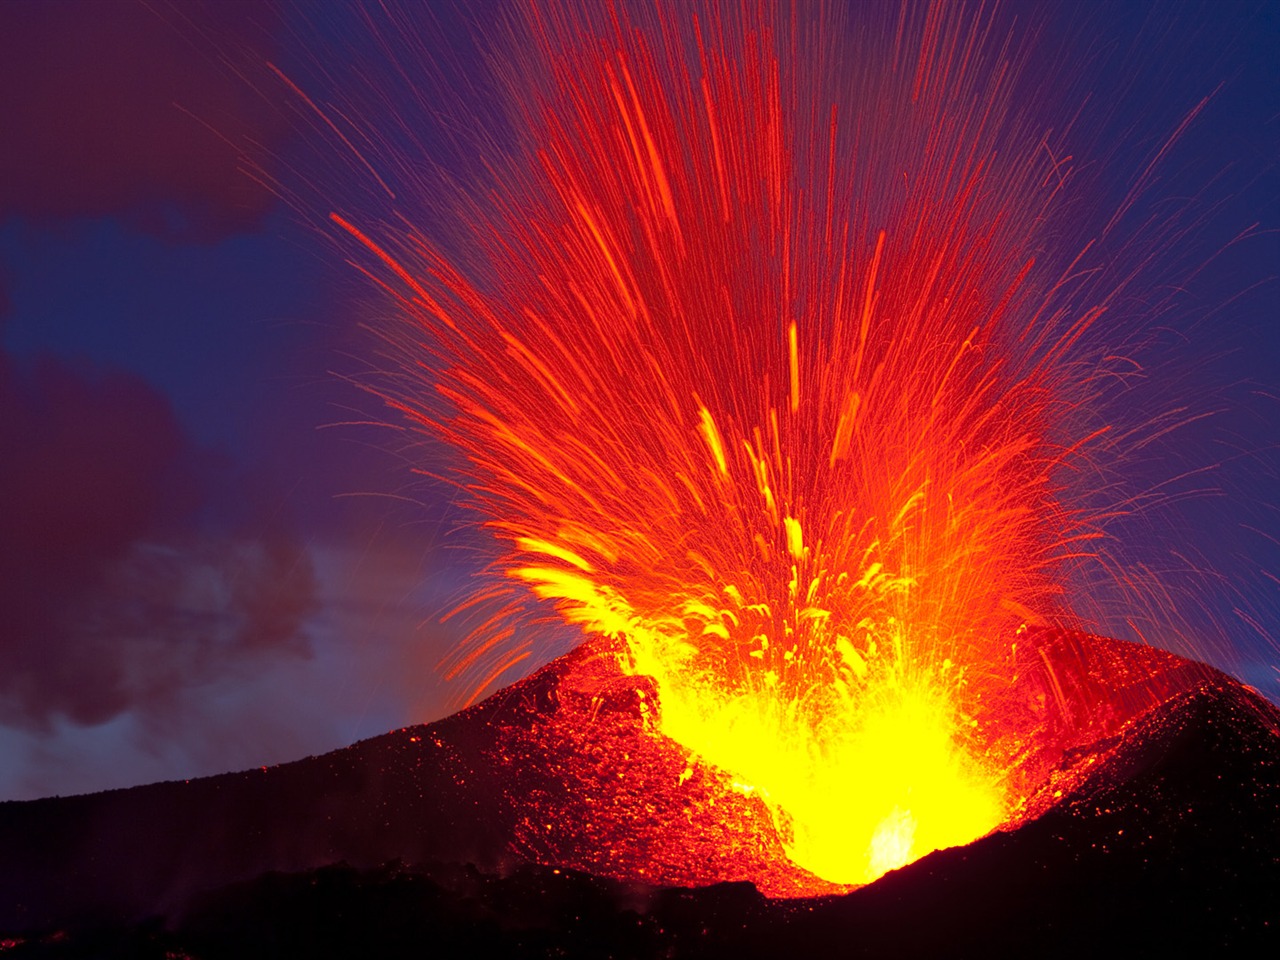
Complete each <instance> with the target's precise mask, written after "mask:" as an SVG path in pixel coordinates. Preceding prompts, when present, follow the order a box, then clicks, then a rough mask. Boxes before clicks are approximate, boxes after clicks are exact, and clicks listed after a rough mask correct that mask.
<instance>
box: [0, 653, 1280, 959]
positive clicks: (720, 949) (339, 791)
mask: <svg viewBox="0 0 1280 960" xmlns="http://www.w3.org/2000/svg"><path fill="white" fill-rule="evenodd" d="M1099 642H1101V641H1099ZM1105 643H1106V644H1109V645H1111V646H1109V647H1107V649H1108V650H1112V651H1115V650H1117V649H1119V648H1117V647H1116V646H1115V642H1114V641H1105ZM1120 652H1121V653H1125V654H1126V655H1127V651H1125V650H1121V651H1120ZM1038 658H1039V659H1040V660H1043V661H1044V662H1045V663H1046V664H1048V663H1050V662H1051V658H1052V650H1051V651H1050V654H1047V655H1044V656H1039V655H1038ZM1170 663H1171V664H1173V666H1172V668H1171V669H1175V670H1181V669H1183V667H1182V665H1183V664H1185V663H1186V662H1185V661H1179V662H1177V663H1174V662H1173V661H1170ZM598 666H599V665H598V664H597V665H596V666H593V665H592V661H591V660H590V659H589V656H588V655H587V654H581V653H580V654H577V655H571V657H570V658H566V660H565V661H557V664H553V665H551V666H550V667H548V668H547V669H546V670H544V671H542V672H541V673H539V674H536V675H535V676H534V677H531V678H530V679H529V680H527V681H524V682H523V683H522V684H520V685H517V686H516V687H513V688H511V689H510V691H509V692H508V693H506V694H505V695H502V696H499V697H496V698H493V699H491V700H490V701H486V703H485V704H482V705H480V706H479V707H477V708H474V709H473V710H471V711H466V712H464V713H462V714H458V715H455V716H454V717H450V718H448V719H446V720H443V721H440V722H439V723H436V724H432V725H430V726H425V727H415V728H410V729H407V730H402V731H397V732H395V733H391V734H387V735H385V736H383V737H379V738H375V739H373V740H369V741H365V742H363V743H360V744H356V745H355V746H353V747H350V748H347V749H346V750H341V751H336V752H335V753H332V754H327V755H325V756H323V757H316V758H309V759H307V760H304V761H299V762H297V763H293V764H285V765H282V766H280V767H276V768H271V769H270V770H266V771H252V772H249V773H242V774H228V775H225V776H222V777H213V778H208V779H204V780H198V781H192V782H190V783H186V784H183V783H174V784H157V785H152V786H148V787H140V788H135V789H132V790H124V791H113V792H110V793H105V794H95V795H91V796H87V797H72V798H65V799H53V800H43V801H35V802H31V803H10V804H0V957H3V960H8V958H10V957H12V958H20V957H156V958H182V957H191V958H215V957H325V956H349V957H399V956H405V957H410V956H412V957H454V956H457V957H469V958H470V957H487V956H493V957H620V958H622V957H686V956H687V957H699V956H710V957H719V956H725V957H728V956H732V957H737V958H750V957H779V956H783V957H785V956H789V955H798V956H807V957H829V956H852V957H860V956H877V957H878V956H895V957H902V956H906V957H912V956H922V957H932V956H939V957H941V956H948V957H993V956H1015V955H1017V956H1073V957H1076V956H1160V955H1169V956H1237V955H1246V956H1261V957H1270V956H1275V955H1277V953H1276V950H1277V948H1278V947H1280V735H1278V734H1277V728H1278V725H1280V711H1277V710H1276V708H1275V707H1273V706H1271V705H1270V704H1268V703H1266V702H1265V701H1263V700H1261V699H1260V698H1257V697H1256V696H1255V695H1253V694H1251V693H1249V692H1248V691H1246V690H1244V689H1243V688H1241V687H1239V686H1238V685H1235V684H1234V683H1232V682H1231V681H1229V680H1227V679H1226V678H1225V677H1223V676H1222V675H1221V674H1217V673H1215V672H1213V671H1210V670H1207V669H1204V668H1199V667H1196V668H1195V669H1191V667H1192V666H1194V665H1188V667H1187V671H1186V672H1185V674H1178V676H1179V678H1180V679H1179V680H1178V682H1177V683H1176V684H1172V686H1166V687H1163V688H1162V689H1161V698H1162V703H1161V705H1160V706H1157V707H1155V708H1153V709H1149V710H1146V711H1144V712H1142V713H1141V715H1139V716H1137V717H1136V718H1135V717H1126V718H1121V719H1116V718H1115V717H1112V716H1110V714H1109V713H1108V712H1107V711H1104V712H1103V713H1102V714H1100V715H1090V717H1088V718H1084V719H1081V718H1077V719H1076V721H1075V722H1076V723H1077V726H1078V727H1079V729H1080V730H1081V731H1083V732H1082V734H1081V737H1082V745H1081V746H1079V747H1078V748H1076V749H1074V750H1071V751H1069V754H1070V755H1066V756H1063V757H1062V758H1060V759H1059V766H1060V767H1062V768H1063V769H1066V768H1068V767H1069V768H1071V769H1072V770H1074V771H1075V772H1076V775H1075V776H1073V777H1070V778H1064V779H1062V781H1061V782H1062V783H1063V784H1069V787H1068V789H1067V790H1066V792H1065V794H1064V796H1063V797H1061V798H1057V802H1056V803H1055V804H1054V805H1053V806H1051V808H1050V809H1048V810H1047V812H1045V813H1044V814H1043V815H1042V816H1040V817H1039V818H1038V819H1035V820H1033V821H1031V822H1029V823H1027V824H1025V825H1023V826H1021V827H1020V828H1018V829H1016V830H1013V831H1009V832H998V833H995V834H993V835H991V836H989V837H987V838H985V839H983V840H980V841H978V842H976V843H973V844H970V845H969V846H967V847H963V848H957V849H953V850H946V851H940V852H938V853H935V854H932V855H931V856H929V857H926V858H924V859H923V860H921V861H918V862H917V863H914V864H911V865H910V866H908V867H905V868H904V869H902V870H899V871H896V872H894V873H891V874H889V875H888V876H886V877H884V878H882V879H881V880H879V881H877V882H876V883H874V884H872V885H870V886H868V887H864V888H862V889H859V890H855V891H852V892H848V893H843V894H829V895H826V896H819V897H808V898H794V897H793V898H790V899H777V898H774V899H771V898H767V897H765V896H763V895H762V894H761V893H760V892H758V890H757V888H756V886H755V885H753V884H751V883H747V882H721V883H715V884H712V885H709V886H698V887H692V886H687V885H682V884H681V878H682V877H688V878H708V877H709V878H711V879H717V878H719V879H723V880H729V881H732V880H734V878H735V877H737V876H745V875H756V876H760V875H761V874H760V873H759V871H760V870H761V869H763V867H762V865H763V864H767V863H770V862H772V860H771V858H772V857H774V856H775V855H776V852H777V851H776V848H775V846H774V845H776V839H774V838H773V837H772V832H771V830H769V829H767V814H765V813H763V812H762V811H761V810H760V809H758V808H757V807H755V806H753V805H752V804H751V802H750V801H748V800H747V799H746V798H740V799H739V800H737V801H734V800H733V798H734V797H740V795H738V794H734V793H732V792H731V791H725V790H723V789H722V788H723V785H722V784H720V783H719V782H718V781H717V779H716V777H717V775H716V774H715V772H714V771H709V770H700V771H697V772H695V774H694V776H693V777H692V778H686V781H685V782H683V783H682V784H681V787H682V789H681V791H673V790H672V789H670V783H672V782H674V781H675V780H676V779H677V778H678V776H679V773H680V772H681V771H682V770H683V766H684V763H685V758H684V757H683V756H680V755H679V754H678V752H674V753H673V752H671V751H670V750H668V749H667V748H665V747H663V745H662V742H661V741H660V739H658V738H654V737H651V736H647V735H644V733H645V730H644V728H645V725H646V724H647V723H648V722H649V719H648V718H647V713H646V708H645V707H644V697H642V696H639V694H640V693H643V689H642V688H640V687H637V685H636V684H635V682H634V681H629V682H628V683H623V684H620V683H618V682H616V678H615V677H613V676H610V675H608V673H607V671H605V672H603V673H602V672H601V671H600V670H598V669H597V667H598ZM1058 680H1059V686H1061V685H1062V684H1064V683H1068V682H1069V681H1070V677H1069V675H1068V674H1067V673H1066V672H1065V671H1063V672H1061V673H1060V674H1059V675H1058ZM1171 689H1173V690H1175V691H1176V692H1173V693H1170V692H1169V691H1170V690H1171ZM645 744H651V745H656V746H654V747H653V749H654V751H655V752H653V753H650V754H645V753H644V752H643V751H644V749H645ZM664 751H665V752H664ZM668 754H670V755H668ZM619 774H621V775H619ZM606 781H607V782H609V783H610V784H611V785H612V784H613V783H614V782H615V781H618V782H621V783H622V784H623V785H622V786H618V787H613V786H611V787H610V789H609V790H608V791H603V792H602V790H601V789H600V784H601V783H603V782H606ZM659 784H666V785H667V786H666V787H660V786H659ZM685 788H687V789H685ZM708 797H715V798H717V800H718V801H719V802H720V803H721V804H724V803H732V802H737V803H739V804H740V806H739V807H737V808H733V809H731V810H729V811H728V812H727V813H726V811H725V809H724V808H723V806H722V807H721V808H720V810H719V811H718V812H717V813H716V815H715V816H714V817H709V818H707V819H705V820H700V819H699V817H700V815H701V814H700V811H702V810H703V808H704V807H705V805H706V804H705V801H706V800H707V798H708ZM672 805H677V806H678V805H683V807H682V808H681V809H675V807H673V806H672ZM677 814H679V817H676V815H677ZM673 818H674V819H673ZM677 820H678V822H680V823H681V824H683V826H682V827H680V829H678V830H672V829H668V830H665V831H662V830H658V831H656V832H655V830H654V825H658V826H661V825H662V824H668V825H669V824H671V823H674V822H677ZM627 825H629V826H630V828H631V829H630V830H629V831H623V830H622V829H621V828H622V827H623V826H627ZM539 862H542V863H546V862H557V863H561V864H566V865H573V866H575V867H578V868H579V869H570V868H569V867H568V866H565V867H562V868H553V867H548V866H539V865H538V863H539ZM645 869H648V870H650V871H651V872H652V875H653V877H654V882H652V883H649V882H644V883H640V882H635V880H636V878H637V877H644V876H645V874H642V873H638V872H637V871H639V870H645ZM752 871H756V873H754V874H753V873H752ZM610 877H612V878H613V879H609V878H610ZM619 877H629V878H631V879H630V880H622V879H618V878H619ZM760 882H761V884H762V885H764V886H766V887H767V888H769V889H772V890H773V892H774V893H783V892H787V891H788V890H791V891H792V892H794V891H795V890H799V889H801V888H804V887H805V885H806V883H808V884H809V885H812V878H808V877H807V876H805V875H801V874H799V873H798V872H794V873H788V872H787V871H786V870H785V869H784V870H781V871H777V870H775V871H774V872H773V873H771V874H767V879H765V880H762V881H760Z"/></svg>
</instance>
